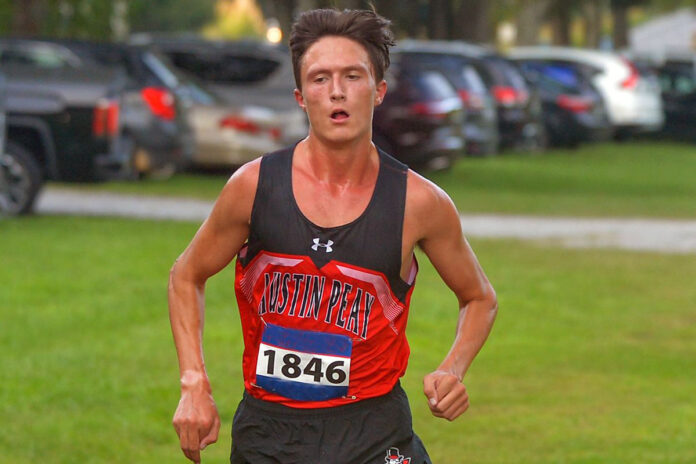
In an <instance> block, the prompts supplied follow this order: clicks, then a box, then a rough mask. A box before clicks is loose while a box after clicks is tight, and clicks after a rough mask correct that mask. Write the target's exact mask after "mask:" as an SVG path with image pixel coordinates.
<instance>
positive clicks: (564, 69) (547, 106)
mask: <svg viewBox="0 0 696 464" xmlns="http://www.w3.org/2000/svg"><path fill="white" fill-rule="evenodd" d="M517 65H518V67H519V68H520V69H521V70H522V73H523V74H524V76H525V78H526V79H527V81H528V82H530V84H531V86H533V87H535V88H536V89H537V91H538V94H539V98H540V99H541V103H542V115H543V116H542V117H543V120H544V126H545V128H546V133H547V135H548V138H549V142H550V143H551V144H553V145H563V146H569V147H575V146H577V145H579V144H580V143H581V142H586V141H596V140H606V139H608V138H609V137H610V136H611V134H612V131H611V125H610V124H609V117H608V115H607V111H606V108H605V106H604V101H603V100H602V96H601V95H600V94H599V92H598V91H597V89H596V88H595V87H594V85H593V84H592V82H591V81H590V80H589V79H588V78H587V77H586V76H584V75H583V74H582V73H580V72H579V71H578V70H577V69H576V68H575V67H574V66H572V65H568V64H566V63H559V62H554V61H545V60H541V61H537V60H533V59H520V60H518V61H517Z"/></svg>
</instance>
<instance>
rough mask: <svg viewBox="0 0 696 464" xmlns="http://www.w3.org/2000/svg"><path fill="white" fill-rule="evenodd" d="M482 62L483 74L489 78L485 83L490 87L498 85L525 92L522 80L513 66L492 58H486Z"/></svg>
mask: <svg viewBox="0 0 696 464" xmlns="http://www.w3.org/2000/svg"><path fill="white" fill-rule="evenodd" d="M483 61H484V66H483V67H484V68H485V73H487V74H488V76H489V82H487V83H488V84H489V85H490V86H493V85H500V86H505V87H514V88H515V89H518V90H527V84H526V83H525V82H524V78H523V77H522V75H521V74H520V72H519V71H518V70H517V69H516V68H515V66H514V65H513V64H511V63H508V62H507V61H505V60H504V59H502V58H498V57H494V56H489V57H486V58H484V59H483ZM485 73H484V74H485Z"/></svg>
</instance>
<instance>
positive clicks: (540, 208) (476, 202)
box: [58, 141, 696, 218]
mask: <svg viewBox="0 0 696 464" xmlns="http://www.w3.org/2000/svg"><path fill="white" fill-rule="evenodd" d="M694 172H696V146H695V145H684V144H676V143H668V142H651V141H639V142H631V143H624V144H616V143H613V144H609V143H605V144H596V145H585V146H582V147H581V148H579V149H577V150H551V151H548V152H546V153H543V154H539V155H529V154H526V155H525V154H523V153H505V154H503V155H501V156H497V157H492V158H488V159H477V158H464V159H461V160H459V161H458V162H457V163H456V165H455V166H454V168H453V169H451V170H450V171H447V172H437V173H431V174H429V175H428V176H429V177H430V178H431V179H433V180H434V181H435V182H437V183H438V184H439V185H441V186H442V187H443V188H444V189H445V190H446V191H447V192H448V193H449V194H450V195H451V196H452V198H453V199H454V201H455V203H456V204H457V207H458V208H459V209H460V210H461V211H463V212H470V213H511V214H544V215H561V216H563V215H566V216H622V217H627V216H629V217H630V216H643V217H674V218H693V217H696V201H694V198H696V182H694ZM226 180H227V175H224V174H218V175H212V176H211V175H209V176H205V175H201V174H182V175H177V176H175V177H173V178H171V179H169V180H166V181H155V180H148V181H144V182H112V183H108V184H99V185H82V186H79V187H78V188H85V189H90V190H94V189H98V190H102V191H115V192H127V193H142V194H153V195H178V196H189V197H195V198H203V199H214V198H216V196H217V195H218V193H219V192H220V189H221V188H222V186H223V185H224V183H225V181H226ZM58 185H63V186H65V187H70V188H75V185H74V184H58Z"/></svg>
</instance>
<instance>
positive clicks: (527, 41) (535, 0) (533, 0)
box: [517, 0, 551, 45]
mask: <svg viewBox="0 0 696 464" xmlns="http://www.w3.org/2000/svg"><path fill="white" fill-rule="evenodd" d="M550 6H551V1H550V0H541V1H540V0H523V1H522V4H521V7H520V12H519V14H518V15H517V44H518V45H536V44H537V43H538V41H539V29H540V28H541V25H542V24H543V22H544V20H545V19H546V16H547V14H548V12H549V7H550Z"/></svg>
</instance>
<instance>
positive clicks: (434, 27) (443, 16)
mask: <svg viewBox="0 0 696 464" xmlns="http://www.w3.org/2000/svg"><path fill="white" fill-rule="evenodd" d="M451 13H452V4H451V1H450V0H431V1H430V10H429V11H428V38H430V39H448V38H449V37H450V30H451V28H450V21H451V18H452V14H451Z"/></svg>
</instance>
